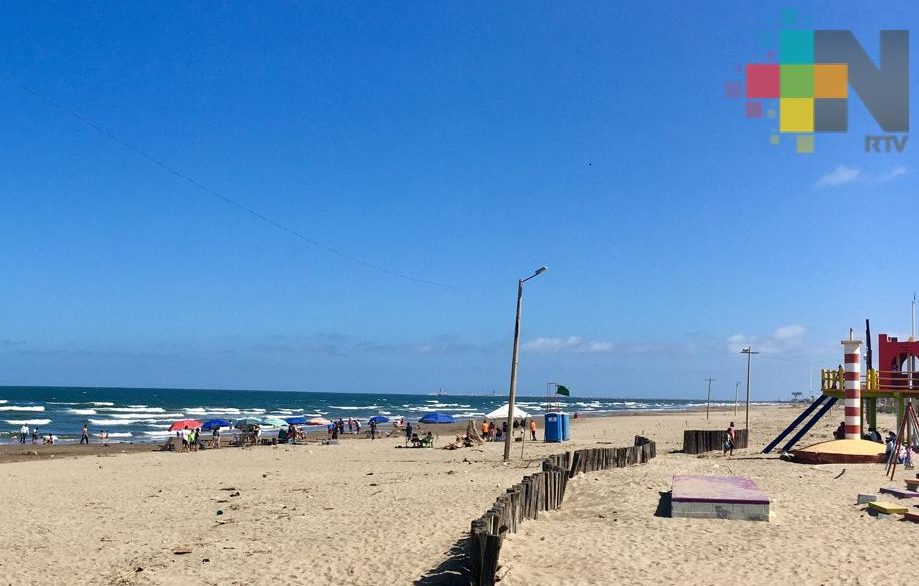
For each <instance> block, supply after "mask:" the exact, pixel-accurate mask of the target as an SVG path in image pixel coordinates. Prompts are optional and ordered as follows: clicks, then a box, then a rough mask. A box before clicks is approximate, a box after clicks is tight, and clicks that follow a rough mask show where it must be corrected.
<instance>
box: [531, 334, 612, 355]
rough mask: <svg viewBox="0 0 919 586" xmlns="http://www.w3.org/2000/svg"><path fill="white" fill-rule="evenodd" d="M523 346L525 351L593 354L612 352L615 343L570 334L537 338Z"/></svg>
mask: <svg viewBox="0 0 919 586" xmlns="http://www.w3.org/2000/svg"><path fill="white" fill-rule="evenodd" d="M521 348H522V349H523V350H524V351H525V352H542V353H550V352H572V353H578V354H592V353H597V352H612V351H613V343H612V342H605V341H602V340H585V339H584V338H582V337H580V336H568V337H567V338H535V339H533V340H530V341H529V342H526V343H525V344H523V346H521Z"/></svg>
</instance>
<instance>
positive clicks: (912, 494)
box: [881, 486, 919, 499]
mask: <svg viewBox="0 0 919 586" xmlns="http://www.w3.org/2000/svg"><path fill="white" fill-rule="evenodd" d="M881 492H882V493H884V494H892V495H893V496H895V497H897V498H900V499H913V498H916V497H919V492H916V491H915V490H906V489H905V488H897V487H895V486H884V487H882V488H881Z"/></svg>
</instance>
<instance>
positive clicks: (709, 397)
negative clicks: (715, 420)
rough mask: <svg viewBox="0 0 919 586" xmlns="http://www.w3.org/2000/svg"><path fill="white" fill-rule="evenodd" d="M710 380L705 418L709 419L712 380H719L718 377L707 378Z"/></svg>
mask: <svg viewBox="0 0 919 586" xmlns="http://www.w3.org/2000/svg"><path fill="white" fill-rule="evenodd" d="M705 380H707V381H708V400H707V402H706V403H705V420H706V421H708V411H709V409H711V407H712V381H714V380H718V379H716V378H707V379H705Z"/></svg>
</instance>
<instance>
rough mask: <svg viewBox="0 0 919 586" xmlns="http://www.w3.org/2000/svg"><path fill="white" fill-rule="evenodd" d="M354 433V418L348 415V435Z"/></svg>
mask: <svg viewBox="0 0 919 586" xmlns="http://www.w3.org/2000/svg"><path fill="white" fill-rule="evenodd" d="M352 433H354V420H353V419H351V418H350V417H349V418H348V435H350V434H352Z"/></svg>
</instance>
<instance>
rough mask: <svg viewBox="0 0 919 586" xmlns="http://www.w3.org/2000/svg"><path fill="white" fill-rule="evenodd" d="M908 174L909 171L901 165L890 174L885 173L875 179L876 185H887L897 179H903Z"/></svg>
mask: <svg viewBox="0 0 919 586" xmlns="http://www.w3.org/2000/svg"><path fill="white" fill-rule="evenodd" d="M908 173H909V169H907V168H906V167H905V166H903V165H900V166H899V167H895V168H894V169H893V170H892V171H890V172H889V173H884V174H883V175H880V176H878V178H877V179H875V183H887V182H888V181H893V180H894V179H896V178H897V177H902V176H904V175H907V174H908Z"/></svg>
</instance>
